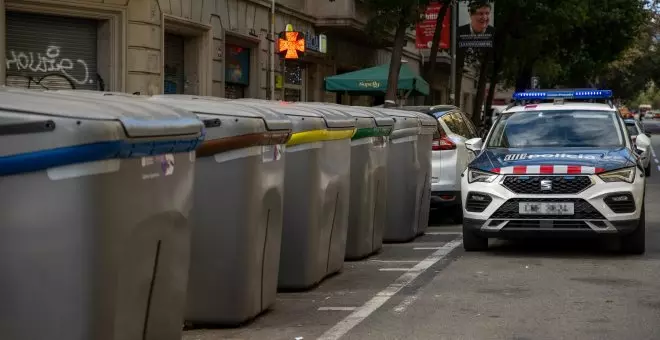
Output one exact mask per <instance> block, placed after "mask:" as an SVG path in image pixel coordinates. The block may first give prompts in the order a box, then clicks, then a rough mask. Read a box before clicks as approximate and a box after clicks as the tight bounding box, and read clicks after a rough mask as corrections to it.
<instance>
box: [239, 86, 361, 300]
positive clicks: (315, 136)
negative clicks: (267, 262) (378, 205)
mask: <svg viewBox="0 0 660 340" xmlns="http://www.w3.org/2000/svg"><path fill="white" fill-rule="evenodd" d="M235 102H236V103H241V105H246V106H250V107H264V106H265V107H269V108H272V109H274V110H275V111H277V112H280V113H282V114H285V115H287V117H289V119H290V120H291V121H292V122H293V133H292V136H291V139H290V140H289V142H288V143H287V147H286V158H287V160H286V171H285V179H284V192H285V199H284V224H283V226H282V228H283V230H282V250H281V253H280V254H281V255H280V271H279V280H278V282H279V284H278V287H279V288H280V289H282V290H303V289H309V288H311V287H313V286H314V285H316V284H317V283H319V282H321V280H323V279H324V278H325V277H327V276H328V275H330V274H333V273H336V272H338V271H340V270H341V269H342V267H343V265H344V255H345V252H346V233H347V228H348V205H349V186H350V158H351V143H350V138H351V137H352V136H353V134H354V133H355V120H354V118H352V117H351V116H349V115H346V114H343V113H340V112H337V111H334V110H323V109H321V108H310V107H304V106H301V105H296V104H291V103H283V102H270V101H264V100H254V99H244V100H236V101H235Z"/></svg>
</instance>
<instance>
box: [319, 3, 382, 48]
mask: <svg viewBox="0 0 660 340" xmlns="http://www.w3.org/2000/svg"><path fill="white" fill-rule="evenodd" d="M306 1H307V9H308V11H307V12H308V14H309V15H311V16H313V17H315V18H316V27H318V28H319V29H320V30H322V31H326V32H331V33H334V34H338V35H342V36H344V37H345V38H347V39H350V40H355V41H359V42H371V41H372V40H373V39H371V38H370V37H369V36H368V35H367V34H366V33H365V32H364V26H365V24H366V23H367V19H368V15H367V10H366V8H365V6H364V5H363V4H362V1H361V0H334V1H332V0H306Z"/></svg>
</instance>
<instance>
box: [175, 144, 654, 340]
mask: <svg viewBox="0 0 660 340" xmlns="http://www.w3.org/2000/svg"><path fill="white" fill-rule="evenodd" d="M653 146H654V149H655V150H658V151H660V136H654V137H653ZM657 156H660V154H658V155H657ZM658 160H660V158H658V157H654V160H652V162H653V170H652V175H651V177H650V178H649V179H648V182H647V194H646V204H647V210H646V219H647V223H646V227H647V253H646V254H645V255H644V256H622V255H619V254H617V253H616V252H615V251H613V249H612V247H611V245H608V244H602V243H598V242H590V241H586V242H585V241H579V242H577V241H576V242H571V241H552V242H550V241H537V242H529V241H525V242H497V243H496V244H495V245H494V246H493V245H491V249H490V250H489V251H488V252H486V253H465V252H463V251H462V247H461V246H460V234H459V233H458V231H460V228H459V227H458V226H451V225H438V226H434V227H432V228H430V230H429V233H428V234H427V235H425V236H423V237H421V238H419V239H417V240H415V241H414V242H413V243H409V244H396V245H386V246H385V248H384V249H383V251H382V252H381V253H380V254H378V255H376V256H374V257H373V258H370V259H367V260H364V261H359V262H348V263H347V264H346V266H345V269H344V271H343V272H342V273H341V274H339V275H336V276H334V277H331V278H329V279H328V280H326V281H324V282H323V283H322V284H321V285H320V286H319V287H317V288H316V289H314V290H311V291H309V292H303V293H295V294H292V293H287V294H280V295H279V297H278V301H277V303H276V305H275V306H274V307H273V308H272V310H271V311H269V312H267V313H265V314H264V315H262V316H260V317H259V318H257V319H256V320H254V321H253V322H250V323H249V324H247V325H244V326H243V327H240V328H235V329H223V330H193V331H188V332H186V333H185V335H184V339H185V340H216V339H268V340H278V339H283V340H284V339H291V340H305V339H321V340H334V339H342V340H343V339H346V340H353V339H355V340H357V339H360V340H369V339H374V340H376V339H378V340H387V339H405V340H412V339H433V340H438V339H452V340H454V339H459V340H461V339H466V340H471V339H475V340H481V339H488V340H490V339H502V340H514V339H516V340H523V339H534V340H538V339H553V340H554V339H598V340H606V339H616V340H620V339H631V340H632V339H660V322H659V321H660V163H659V162H658Z"/></svg>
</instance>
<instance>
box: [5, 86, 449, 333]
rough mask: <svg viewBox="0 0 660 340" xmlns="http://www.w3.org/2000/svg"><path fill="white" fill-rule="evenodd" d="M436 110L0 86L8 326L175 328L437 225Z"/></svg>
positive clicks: (260, 300)
mask: <svg viewBox="0 0 660 340" xmlns="http://www.w3.org/2000/svg"><path fill="white" fill-rule="evenodd" d="M436 124H437V122H436V121H435V119H433V118H432V117H430V116H426V115H423V114H417V113H412V112H407V111H400V110H389V109H376V108H360V107H351V106H343V105H337V104H322V103H297V104H292V103H283V102H272V101H264V100H255V99H243V100H225V99H219V98H213V97H197V96H185V95H162V96H153V97H140V96H132V95H128V94H119V93H103V92H92V91H43V92H34V91H27V90H19V89H11V88H3V89H2V90H0V141H1V142H0V209H1V210H0V242H1V243H2V246H1V247H0V252H1V253H2V256H0V271H1V272H2V278H0V301H2V302H3V303H1V304H0V331H2V338H7V339H31V340H46V339H48V340H89V339H95V340H119V339H122V340H138V339H140V340H145V339H149V340H169V339H179V338H180V335H181V325H182V320H184V319H185V320H187V321H189V322H192V323H197V324H216V325H237V324H240V323H242V322H245V321H247V320H249V319H251V318H253V317H255V316H256V315H258V314H259V313H261V312H263V311H264V310H266V309H268V308H269V307H270V306H271V305H272V304H273V303H274V302H275V297H276V292H277V290H278V288H279V289H280V290H291V289H293V290H299V289H309V288H311V287H313V286H315V285H316V284H318V283H319V282H320V281H321V280H322V279H323V278H325V277H327V276H328V275H330V274H333V273H336V272H338V271H340V270H341V268H342V266H343V263H344V260H345V259H349V260H351V259H360V258H364V257H366V256H369V255H370V254H372V253H374V252H376V251H378V249H380V248H381V246H382V242H383V240H385V241H394V242H405V241H409V240H411V239H413V238H414V237H415V236H417V235H419V234H421V233H423V232H424V230H425V228H426V226H427V224H428V209H429V195H430V167H431V166H430V162H431V161H430V153H431V143H432V138H433V136H434V133H436V131H437V127H436Z"/></svg>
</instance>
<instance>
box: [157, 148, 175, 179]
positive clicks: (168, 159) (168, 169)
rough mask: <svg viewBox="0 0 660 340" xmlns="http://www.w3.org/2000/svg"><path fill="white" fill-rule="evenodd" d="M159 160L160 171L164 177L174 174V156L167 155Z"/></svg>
mask: <svg viewBox="0 0 660 340" xmlns="http://www.w3.org/2000/svg"><path fill="white" fill-rule="evenodd" d="M159 158H160V170H161V171H163V173H164V174H165V176H170V175H172V174H173V173H174V155H173V154H171V153H168V154H166V155H162V156H160V157H159Z"/></svg>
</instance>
